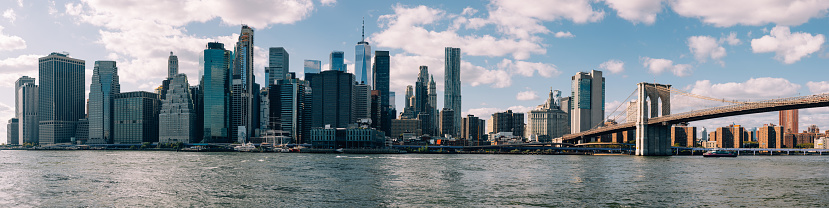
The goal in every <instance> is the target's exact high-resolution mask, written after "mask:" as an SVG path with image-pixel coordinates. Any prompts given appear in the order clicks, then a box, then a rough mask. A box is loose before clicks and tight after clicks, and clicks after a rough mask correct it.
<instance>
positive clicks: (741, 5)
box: [670, 0, 829, 27]
mask: <svg viewBox="0 0 829 208" xmlns="http://www.w3.org/2000/svg"><path fill="white" fill-rule="evenodd" d="M670 2H671V7H672V8H673V10H674V11H675V12H676V13H677V14H679V15H681V16H684V17H696V18H700V19H702V21H703V22H705V23H709V24H713V25H714V26H717V27H731V26H734V25H738V24H742V25H751V26H762V25H766V24H769V23H774V24H778V25H788V26H795V25H800V24H803V23H806V22H808V21H809V19H811V18H814V17H821V16H823V15H825V14H826V11H827V9H829V1H817V0H791V1H776V0H733V1H722V0H671V1H670Z"/></svg>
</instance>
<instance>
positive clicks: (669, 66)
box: [640, 57, 693, 77]
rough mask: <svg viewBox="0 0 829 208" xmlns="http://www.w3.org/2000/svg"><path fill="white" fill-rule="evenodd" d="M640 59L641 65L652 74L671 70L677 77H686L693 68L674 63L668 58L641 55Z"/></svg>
mask: <svg viewBox="0 0 829 208" xmlns="http://www.w3.org/2000/svg"><path fill="white" fill-rule="evenodd" d="M640 60H641V61H642V66H644V67H645V68H647V69H648V71H649V72H650V73H652V74H662V72H666V71H669V72H672V73H673V74H674V75H676V76H678V77H686V76H690V75H691V73H692V72H693V68H692V67H691V65H688V64H677V65H674V61H671V60H668V59H655V58H650V57H642V58H640Z"/></svg>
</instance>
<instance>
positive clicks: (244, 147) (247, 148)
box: [233, 142, 256, 152]
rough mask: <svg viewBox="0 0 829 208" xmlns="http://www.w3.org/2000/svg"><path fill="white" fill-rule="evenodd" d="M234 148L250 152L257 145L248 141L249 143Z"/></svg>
mask: <svg viewBox="0 0 829 208" xmlns="http://www.w3.org/2000/svg"><path fill="white" fill-rule="evenodd" d="M233 149H234V150H236V151H239V152H250V151H253V150H255V149H256V146H254V145H253V143H250V142H248V143H245V144H242V145H239V146H236V147H233Z"/></svg>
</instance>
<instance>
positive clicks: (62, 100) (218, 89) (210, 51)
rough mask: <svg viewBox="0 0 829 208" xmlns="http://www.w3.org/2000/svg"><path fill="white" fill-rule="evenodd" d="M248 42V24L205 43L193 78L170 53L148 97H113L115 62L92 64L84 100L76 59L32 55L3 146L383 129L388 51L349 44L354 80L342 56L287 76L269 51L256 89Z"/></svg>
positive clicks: (388, 96)
mask: <svg viewBox="0 0 829 208" xmlns="http://www.w3.org/2000/svg"><path fill="white" fill-rule="evenodd" d="M254 37H255V36H254V30H253V28H250V27H248V26H242V29H241V34H240V36H239V39H238V41H237V42H236V44H235V45H234V46H232V49H227V48H225V45H224V44H222V43H218V42H211V43H207V45H206V48H205V49H204V52H203V56H202V57H201V60H200V64H199V66H200V69H199V71H200V73H199V74H200V75H201V76H200V77H198V78H197V80H195V81H193V80H188V77H187V76H186V75H185V74H180V73H179V66H178V57H177V56H176V55H174V54H173V53H172V52H171V53H170V56H169V59H168V74H167V77H166V79H165V80H163V81H162V84H161V86H159V87H158V88H156V89H155V90H154V91H153V92H147V91H137V92H121V87H120V84H119V83H120V78H119V76H118V67H117V65H116V62H114V61H96V62H95V63H94V64H95V65H94V70H93V74H92V82H91V83H90V85H89V86H90V92H89V99H88V100H85V99H84V98H85V93H84V86H85V85H86V83H85V74H84V69H85V66H86V62H85V61H84V60H80V59H76V58H72V57H69V56H68V55H66V54H62V53H52V54H50V55H48V56H46V57H43V58H40V59H39V72H38V73H39V80H37V83H36V82H35V79H34V78H31V77H28V76H24V77H21V78H20V79H19V80H18V81H17V82H16V83H15V84H16V87H15V117H14V118H12V119H11V120H10V121H9V124H8V126H9V127H10V128H8V132H7V133H8V141H7V143H8V144H41V145H52V144H79V143H84V144H126V143H142V142H162V143H173V142H184V143H190V142H211V143H213V142H217V143H231V142H245V141H250V140H254V139H258V140H261V141H263V142H264V141H270V140H267V139H268V138H270V139H273V138H279V139H283V140H280V141H286V142H303V143H308V142H309V141H308V140H307V139H308V138H309V135H310V134H309V132H310V131H311V129H312V128H324V127H331V128H346V127H354V126H356V124H357V123H358V122H363V123H366V124H368V123H370V126H369V127H370V128H372V129H375V130H377V131H378V132H385V133H383V134H389V133H390V129H391V120H392V119H393V118H394V117H395V114H396V113H395V110H394V108H393V102H394V100H393V99H394V98H393V93H391V92H390V91H389V70H390V56H389V52H388V51H376V55H375V56H372V51H371V47H370V46H369V43H368V42H366V41H365V40H364V39H363V40H362V41H360V42H359V43H357V46H356V54H357V61H356V62H357V64H356V69H355V72H356V74H357V75H356V76H355V75H354V74H351V73H348V72H347V71H346V67H345V64H344V63H343V61H344V57H343V55H344V53H343V52H341V51H334V52H332V53H331V55H330V57H331V60H330V61H331V65H330V66H331V68H330V70H326V71H322V70H321V69H320V66H321V62H320V61H316V60H306V61H305V63H304V72H305V79H304V80H301V79H299V78H297V76H296V75H295V73H292V72H289V70H288V69H289V54H288V51H286V50H285V48H282V47H273V48H270V49H269V54H268V61H269V63H268V65H267V67H265V76H266V78H265V80H266V82H267V83H265V84H264V86H260V85H259V84H258V83H256V82H255V81H254V80H255V77H254V74H255V73H254V63H253V61H254V54H253V53H254ZM372 57H373V58H374V60H373V61H372V60H371V59H372ZM372 62H373V63H372ZM191 83H193V84H194V86H191ZM285 138H287V139H288V140H284V139H285Z"/></svg>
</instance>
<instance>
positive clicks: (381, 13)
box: [0, 1, 829, 134]
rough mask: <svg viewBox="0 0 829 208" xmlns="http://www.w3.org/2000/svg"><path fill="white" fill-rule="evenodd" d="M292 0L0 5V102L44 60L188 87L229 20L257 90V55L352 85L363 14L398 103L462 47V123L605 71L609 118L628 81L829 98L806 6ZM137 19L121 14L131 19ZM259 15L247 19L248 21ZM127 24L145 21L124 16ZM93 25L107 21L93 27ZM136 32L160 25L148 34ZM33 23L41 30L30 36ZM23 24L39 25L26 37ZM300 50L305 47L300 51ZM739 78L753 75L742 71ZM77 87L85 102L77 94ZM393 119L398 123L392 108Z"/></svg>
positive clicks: (807, 117) (754, 122) (805, 118)
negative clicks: (259, 4) (314, 64)
mask: <svg viewBox="0 0 829 208" xmlns="http://www.w3.org/2000/svg"><path fill="white" fill-rule="evenodd" d="M21 2H22V1H21ZM300 2H301V3H304V4H300V5H301V6H300V7H302V6H305V7H302V8H297V7H287V8H288V9H287V10H289V11H290V12H286V14H280V15H276V16H273V17H270V19H269V18H268V17H262V18H260V19H254V20H251V19H245V18H249V17H245V15H246V14H241V16H240V14H236V13H233V12H226V13H220V14H218V15H214V16H209V15H207V16H209V17H210V18H207V17H200V16H199V15H201V14H198V13H197V12H192V11H185V12H184V13H183V14H181V15H185V17H184V18H181V19H174V18H169V19H165V17H167V16H164V15H165V14H159V13H157V12H147V14H133V13H130V12H123V13H119V11H120V9H123V8H127V7H123V8H118V5H117V3H118V2H114V3H113V4H110V5H98V3H94V2H87V3H79V2H54V4H38V3H33V2H22V3H20V4H19V5H16V4H13V3H6V4H5V5H3V6H0V10H3V11H6V12H5V13H4V17H5V19H3V20H5V21H2V22H0V26H2V27H3V30H2V31H0V35H2V36H5V37H7V38H0V39H2V41H3V44H2V45H7V46H9V47H6V49H5V50H4V51H0V65H2V66H4V67H5V68H8V69H9V70H6V71H5V72H3V73H0V79H2V80H4V81H6V83H7V84H6V85H3V86H2V88H0V91H1V92H0V95H3V96H5V97H12V96H13V94H12V93H13V92H14V86H13V85H12V84H10V83H13V82H14V80H17V79H18V78H20V77H21V76H23V75H27V76H31V77H35V78H40V77H39V75H38V74H37V73H36V70H37V67H36V64H37V58H39V57H44V56H46V55H47V54H49V53H50V52H53V51H70V52H71V55H70V57H72V58H77V59H82V60H85V61H87V62H90V63H92V62H94V61H99V60H114V61H116V62H117V63H118V68H119V75H121V76H122V77H129V79H124V80H122V83H121V84H122V91H125V92H128V91H137V90H143V91H151V90H152V89H154V88H155V87H157V86H159V85H160V84H161V81H162V80H164V78H165V77H167V58H168V54H167V53H168V52H169V51H173V52H175V53H176V54H177V55H178V56H179V61H180V62H179V63H180V69H179V70H180V72H182V73H186V74H188V76H190V77H198V76H197V75H198V70H199V69H198V64H197V63H198V60H199V58H198V57H199V54H200V53H199V52H200V51H202V50H204V45H205V44H207V42H211V41H213V40H216V41H219V42H222V43H224V44H225V45H226V49H231V48H233V47H232V46H233V45H235V43H236V41H237V39H238V26H239V25H238V22H241V23H245V24H248V25H251V27H253V28H254V29H255V30H256V32H257V35H258V36H257V37H258V38H257V42H256V45H255V48H256V49H255V50H254V57H253V58H254V61H253V62H254V65H255V66H254V74H255V76H256V79H257V80H256V82H257V83H260V84H261V83H263V81H264V78H265V76H264V70H263V69H264V66H266V65H267V64H268V62H267V61H266V60H267V59H266V57H267V52H266V49H267V48H269V47H285V49H286V50H287V51H288V52H290V53H291V54H292V55H291V58H292V59H293V60H291V62H292V63H294V64H292V65H290V67H289V68H290V71H291V72H297V74H302V72H303V65H301V64H298V63H302V61H303V60H304V59H309V60H328V59H327V56H328V55H329V53H330V52H331V51H344V52H345V54H344V57H345V60H346V63H347V64H348V71H351V72H352V73H353V70H354V68H355V67H354V62H355V60H349V59H348V58H349V57H352V56H354V55H355V54H352V53H350V52H351V50H350V48H351V47H354V42H355V41H359V40H360V31H359V30H360V24H359V23H360V22H359V21H360V18H362V16H366V19H367V22H368V23H369V24H367V25H366V41H367V42H371V43H372V44H374V48H372V49H373V50H389V51H390V62H391V70H390V76H391V78H390V79H391V82H390V90H391V91H392V92H396V94H400V95H402V94H404V92H405V86H406V85H410V84H411V83H413V81H414V80H415V78H416V74H417V67H418V66H420V65H426V66H428V67H430V68H431V72H432V73H433V74H434V75H435V76H434V77H435V79H436V80H435V82H436V83H438V86H437V89H438V90H439V91H438V94H439V95H443V94H444V93H445V92H443V91H442V89H443V88H444V87H443V86H442V85H443V83H444V80H443V79H444V77H445V76H444V74H443V71H444V70H443V67H444V66H443V65H444V64H443V60H444V57H443V53H442V50H443V48H444V47H457V48H461V50H462V52H463V54H462V57H463V59H462V64H461V65H462V66H461V83H462V88H463V89H464V90H463V98H464V100H463V104H464V105H463V106H462V109H463V110H462V113H461V115H462V116H463V117H465V116H466V115H467V114H473V115H475V116H477V117H480V118H482V119H489V116H490V115H491V114H492V113H495V112H503V111H506V110H508V109H511V110H513V111H514V112H520V113H526V112H528V111H529V110H531V109H532V108H533V107H534V106H536V105H539V104H543V102H544V100H543V99H544V96H543V95H544V94H545V92H546V89H549V87H553V88H554V89H558V90H562V92H563V94H565V95H566V94H568V93H569V91H570V84H571V83H570V81H569V79H568V78H569V77H570V76H572V75H574V74H575V73H576V72H579V71H589V70H591V69H597V70H601V71H603V72H605V73H604V76H605V77H606V78H607V84H608V86H609V87H608V89H607V90H608V91H607V96H606V99H605V109H608V110H607V112H606V115H605V116H609V115H607V114H610V113H611V112H609V111H611V109H614V108H615V106H616V105H619V104H620V103H622V102H624V100H623V99H624V98H625V96H627V95H628V94H629V92H630V91H632V90H633V89H635V83H638V82H659V83H664V84H671V85H673V86H674V87H675V88H678V89H681V90H685V91H689V92H692V93H695V94H700V95H706V96H710V97H716V98H729V99H741V100H758V99H767V98H775V97H790V96H796V95H806V94H813V93H818V92H826V91H829V83H827V82H826V81H823V80H822V78H820V76H807V74H820V73H821V72H822V68H823V67H824V66H825V65H826V63H827V59H826V58H827V57H829V54H827V52H826V51H825V50H824V49H823V45H824V42H825V38H824V34H827V29H826V27H825V23H824V21H825V20H826V17H825V15H824V14H825V13H826V11H827V8H829V5H810V6H809V8H805V9H802V10H796V11H794V12H791V13H785V12H783V13H784V14H783V15H780V16H767V17H753V16H750V13H752V12H754V10H768V11H778V9H779V8H784V7H785V6H787V5H763V4H760V3H756V4H754V5H752V7H751V8H750V9H747V10H746V11H747V12H745V14H743V13H740V12H736V14H737V16H732V17H730V18H717V17H721V15H720V14H717V13H713V12H712V13H704V12H700V11H694V6H696V5H695V4H694V3H692V2H691V3H689V2H684V1H674V2H664V3H663V2H661V1H656V6H653V4H652V5H650V7H648V6H642V7H635V6H634V7H625V5H622V3H614V2H616V1H607V2H592V3H591V2H588V1H584V2H576V3H574V4H575V6H578V7H575V8H579V9H576V10H574V11H568V12H565V11H555V10H554V9H555V8H557V7H552V6H543V7H542V10H543V9H551V11H542V13H544V14H540V13H539V14H535V13H522V12H521V11H524V9H528V8H527V7H522V6H521V5H513V4H510V2H506V1H493V2H489V3H480V4H475V5H463V4H461V3H456V2H451V3H446V5H443V4H439V3H434V2H432V3H427V5H414V4H401V3H385V4H377V5H372V7H371V8H361V7H357V6H356V5H348V4H345V3H344V2H336V1H334V2H332V1H325V2H326V3H322V2H316V1H314V2H308V1H300ZM279 3H283V2H277V4H279ZM816 4H825V3H816ZM530 6H532V4H530ZM640 6H641V5H640ZM724 6H728V5H724ZM147 8H149V7H147ZM147 8H144V7H140V6H134V7H130V9H135V10H136V11H145V10H144V9H147ZM170 8H175V7H170ZM267 8H268V7H264V6H263V8H261V9H260V8H256V9H254V10H255V11H252V12H251V15H250V16H251V17H253V16H255V14H258V13H256V12H262V11H266V10H267ZM271 8H273V7H271ZM290 8H294V9H290ZM227 10H234V9H227ZM240 10H241V9H240ZM260 10H261V11H260ZM9 11H12V12H9ZM337 11H339V12H342V11H351V12H353V11H366V13H361V12H353V13H354V14H347V15H346V16H344V18H337V20H336V22H330V18H326V17H330V16H331V14H326V12H337ZM738 11H742V10H738ZM234 12H236V11H234ZM499 12H500V13H499ZM137 13H141V12H137ZM344 13H348V12H344ZM504 13H506V14H513V15H517V14H520V15H517V16H515V17H517V18H526V19H525V20H527V22H528V25H510V24H508V23H513V24H514V23H515V22H516V20H510V21H507V22H499V21H500V20H504V19H503V18H505V17H503V16H498V15H503V14H504ZM131 15H133V16H131ZM134 15H146V17H143V18H135V16H134ZM718 15H720V16H718ZM739 15H743V16H739ZM58 17H69V18H58ZM104 17H110V19H111V20H103V19H101V18H104ZM415 17H417V18H415ZM126 19H137V20H131V21H136V22H135V23H139V25H143V26H147V27H149V28H152V29H158V28H157V27H162V29H158V31H150V30H152V29H148V28H142V27H135V28H127V27H132V26H130V24H129V22H127V20H126ZM148 20H158V21H156V22H151V23H152V24H146V23H147V21H148ZM44 22H45V23H48V24H39V23H44ZM230 22H234V23H230ZM51 24H54V25H51ZM323 24H324V25H326V26H330V27H333V28H328V29H333V30H338V31H341V32H338V33H336V34H331V33H320V32H319V31H316V30H314V29H311V28H312V27H314V26H315V25H316V26H319V25H323ZM674 24H675V25H674ZM31 25H46V26H45V28H33V27H31ZM167 26H169V28H166V27H167ZM58 29H60V30H68V31H70V32H69V33H67V34H69V35H67V36H58V35H55V34H62V33H57V32H49V31H52V30H56V31H57V30H58ZM276 31H286V32H284V34H283V33H277V32H276ZM609 31H612V32H613V33H608V32H609ZM33 32H37V33H43V34H33ZM401 32H408V33H402V34H401ZM423 32H434V34H432V33H423ZM170 34H172V35H170ZM607 34H618V35H607ZM303 35H307V36H309V37H303ZM401 35H408V38H401V37H407V36H401ZM638 36H642V37H638ZM620 37H621V38H620ZM624 37H627V38H624ZM634 37H636V38H634ZM487 38H490V39H487ZM430 39H434V40H430ZM173 40H178V41H173ZM401 40H404V41H405V42H401ZM795 40H803V42H797V41H795ZM119 41H120V42H119ZM340 42H342V43H340ZM21 43H22V44H21ZM771 43H780V44H771ZM306 44H311V45H310V46H309V47H308V48H303V47H302V46H304V45H306ZM794 45H802V46H804V47H803V48H805V49H806V50H800V51H797V50H792V49H791V48H788V47H787V46H794ZM663 46H664V47H663ZM605 48H607V49H605ZM435 49H437V51H435ZM231 50H232V49H231ZM194 51H195V52H194ZM372 52H373V51H372ZM33 60H34V61H33ZM322 64H323V66H322V67H321V68H322V69H328V66H327V65H328V64H329V63H327V62H323V63H322ZM92 68H93V66H92V64H87V65H86V73H85V75H86V80H87V81H86V83H91V76H92ZM748 68H750V69H752V70H745V69H748ZM191 84H192V83H191ZM84 87H85V88H86V89H87V90H86V93H85V94H86V95H87V96H88V94H89V89H88V87H89V85H87V84H85V86H84ZM492 94H498V95H501V96H500V97H499V98H502V99H491V95H492ZM442 97H443V96H437V98H438V100H437V103H438V104H437V106H443V102H444V100H443V99H442ZM395 100H397V106H402V103H403V100H404V99H401V98H396V99H395ZM672 102H673V104H674V105H673V106H674V109H673V110H672V112H674V113H680V112H684V111H687V110H689V109H693V108H691V107H690V106H694V105H698V106H712V105H713V106H716V105H718V104H714V103H696V102H691V101H686V102H682V101H681V100H680V99H677V100H674V101H672ZM0 104H2V105H5V106H0V107H3V108H7V109H0V114H1V115H2V116H5V117H7V118H11V117H14V107H13V106H14V100H13V99H4V100H0ZM683 104H684V105H683ZM397 110H398V112H401V111H402V108H398V109H397ZM9 111H10V112H11V113H8V112H9ZM6 114H8V115H6ZM826 114H829V111H827V110H826V109H825V108H818V109H806V110H802V111H801V112H800V125H801V126H800V129H806V126H808V125H812V124H817V125H818V126H821V127H824V128H826V126H827V125H829V121H827V119H826V118H825V117H826V116H825V115H826ZM821 117H823V118H821ZM776 118H777V113H764V114H757V115H749V116H739V117H729V118H722V119H712V120H708V121H700V122H694V123H692V124H691V125H692V126H700V127H708V129H716V128H717V127H722V126H725V125H726V124H730V123H732V122H735V123H737V124H743V125H744V126H749V127H759V126H761V124H762V123H777V119H776ZM455 119H458V118H457V117H456V118H455ZM2 132H5V131H2ZM227 133H229V134H234V132H227Z"/></svg>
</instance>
